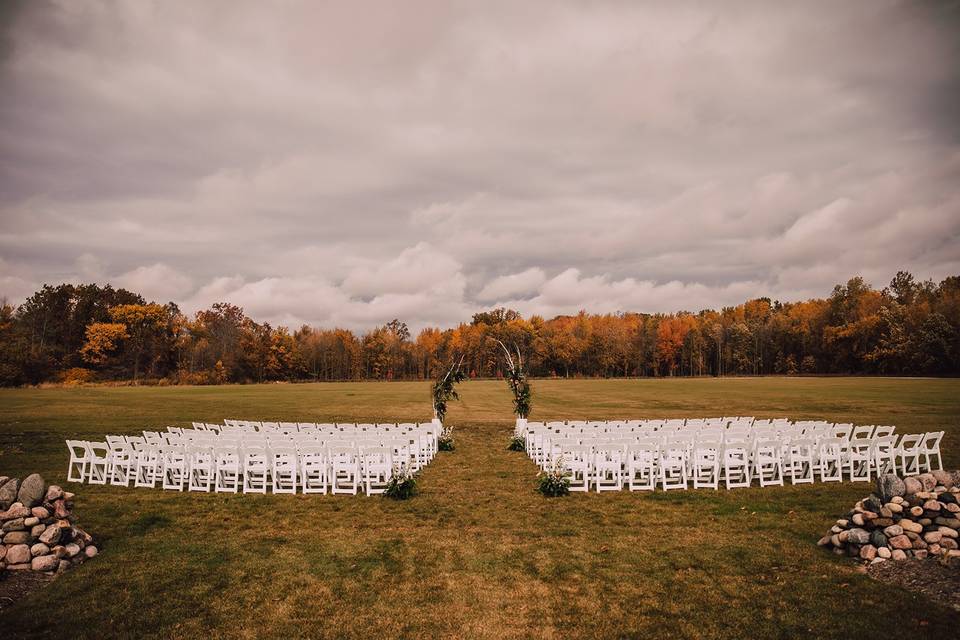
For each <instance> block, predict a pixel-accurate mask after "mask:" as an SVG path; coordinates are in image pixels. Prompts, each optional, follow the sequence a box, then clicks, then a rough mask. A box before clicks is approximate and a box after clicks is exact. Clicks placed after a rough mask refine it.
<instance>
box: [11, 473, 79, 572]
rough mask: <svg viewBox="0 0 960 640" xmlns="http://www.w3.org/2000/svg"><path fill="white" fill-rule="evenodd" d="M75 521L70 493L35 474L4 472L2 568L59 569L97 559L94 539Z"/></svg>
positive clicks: (51, 570)
mask: <svg viewBox="0 0 960 640" xmlns="http://www.w3.org/2000/svg"><path fill="white" fill-rule="evenodd" d="M75 523H76V517H75V516H74V515H73V494H72V493H67V492H64V490H63V489H61V488H60V487H58V486H57V485H50V486H47V484H46V483H45V482H44V481H43V478H41V477H40V476H39V475H38V474H36V473H35V474H33V475H30V476H27V477H26V478H24V479H23V482H21V481H20V480H19V479H18V478H8V477H6V476H0V538H2V539H3V544H0V571H3V570H9V571H16V570H33V571H46V572H59V571H65V570H66V569H69V568H70V567H71V566H73V565H75V564H79V563H81V562H83V561H84V560H86V559H87V558H92V557H94V556H95V555H97V547H96V546H94V544H93V538H92V537H91V536H90V534H88V533H87V532H85V531H83V530H82V529H80V528H79V527H77V526H76V525H75Z"/></svg>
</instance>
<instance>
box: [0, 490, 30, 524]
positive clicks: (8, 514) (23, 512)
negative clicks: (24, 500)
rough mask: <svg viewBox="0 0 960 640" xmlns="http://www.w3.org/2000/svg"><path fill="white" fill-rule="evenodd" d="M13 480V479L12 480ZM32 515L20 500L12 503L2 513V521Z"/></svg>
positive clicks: (0, 514) (0, 519)
mask: <svg viewBox="0 0 960 640" xmlns="http://www.w3.org/2000/svg"><path fill="white" fill-rule="evenodd" d="M11 482H12V481H11ZM29 515H30V510H29V509H27V508H26V507H25V506H23V505H22V504H20V503H19V502H14V503H13V504H11V505H10V506H9V507H8V508H7V510H6V511H4V512H2V513H0V522H4V521H6V520H13V519H15V518H26V517H27V516H29Z"/></svg>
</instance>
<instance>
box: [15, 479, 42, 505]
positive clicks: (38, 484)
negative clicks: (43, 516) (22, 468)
mask: <svg viewBox="0 0 960 640" xmlns="http://www.w3.org/2000/svg"><path fill="white" fill-rule="evenodd" d="M45 493H46V485H45V484H44V482H43V478H42V477H40V474H39V473H32V474H30V475H29V476H27V477H26V478H24V479H23V482H22V483H20V490H19V491H18V492H17V502H19V503H20V504H22V505H23V506H25V507H36V506H37V505H39V504H40V501H41V499H42V498H43V496H44V495H45Z"/></svg>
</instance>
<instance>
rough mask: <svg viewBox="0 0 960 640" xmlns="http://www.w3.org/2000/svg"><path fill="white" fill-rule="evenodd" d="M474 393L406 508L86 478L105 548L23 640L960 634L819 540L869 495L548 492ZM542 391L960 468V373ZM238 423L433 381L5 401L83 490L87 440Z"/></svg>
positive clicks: (610, 412) (4, 448)
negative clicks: (921, 445)
mask: <svg viewBox="0 0 960 640" xmlns="http://www.w3.org/2000/svg"><path fill="white" fill-rule="evenodd" d="M461 391H462V394H463V401H462V402H459V403H455V404H454V405H453V406H452V409H451V412H450V414H449V416H448V423H452V424H454V425H455V426H456V427H457V435H456V442H457V449H456V451H454V452H452V453H441V454H440V455H439V456H438V457H437V459H436V460H435V461H434V462H433V463H432V464H431V465H430V466H429V467H428V468H427V469H425V470H424V471H423V472H422V473H421V475H420V480H419V486H420V494H419V495H418V496H417V497H415V498H414V499H412V500H410V501H407V502H394V501H390V500H385V499H381V498H366V497H363V496H357V497H345V496H337V497H332V496H310V497H305V496H301V495H298V496H276V497H275V496H243V495H239V496H232V495H231V496H224V495H207V494H189V495H181V494H174V493H170V492H163V491H160V490H149V489H123V488H116V487H90V486H78V485H69V490H71V491H75V492H77V493H78V502H77V511H78V514H79V516H80V522H81V524H82V525H83V527H84V529H86V530H88V531H90V532H91V533H92V534H93V535H94V536H95V537H97V538H98V539H99V540H100V541H101V543H102V555H100V556H99V557H98V558H96V559H95V560H93V561H91V562H88V563H86V564H84V565H82V566H81V567H79V568H77V569H75V570H73V571H71V572H69V573H67V574H66V575H64V576H63V577H62V578H60V579H58V580H57V581H55V582H54V583H53V584H52V585H50V586H49V587H48V588H45V589H43V590H41V591H39V592H36V593H34V594H33V595H32V596H30V597H28V598H27V599H25V600H23V601H21V602H19V603H18V604H17V605H15V606H13V607H12V608H10V609H8V610H6V611H5V612H4V616H3V620H0V629H2V631H3V634H2V636H3V637H4V638H9V637H29V638H44V637H57V638H59V637H64V636H65V635H66V636H67V637H89V638H105V637H158V638H193V637H201V636H203V637H226V638H234V637H237V638H263V637H311V638H317V637H371V636H379V637H396V636H400V637H436V636H458V637H470V638H502V637H536V638H556V637H587V636H599V637H645V636H651V637H657V638H663V637H688V638H699V637H738V638H744V637H751V638H783V637H824V638H860V637H867V636H868V635H869V636H871V637H885V636H887V635H888V634H890V633H892V632H893V633H896V634H897V635H898V636H902V637H938V638H947V637H955V634H956V631H957V629H958V628H960V613H958V612H956V611H953V610H950V609H948V608H945V607H941V606H937V605H933V604H926V603H925V602H924V601H922V600H921V599H920V597H918V596H915V595H912V594H910V593H907V592H905V591H901V590H898V589H895V588H892V587H889V586H885V585H883V584H880V583H878V582H875V581H873V580H871V579H870V578H868V577H867V576H865V575H863V574H862V573H860V572H858V571H857V569H856V567H855V565H854V564H853V563H852V562H850V561H848V560H845V559H837V558H836V557H835V556H833V555H831V554H829V553H826V552H824V551H823V550H821V549H819V548H817V547H816V546H815V542H816V540H817V538H818V537H819V536H820V535H821V534H822V533H823V532H824V531H825V530H826V529H827V528H829V526H830V525H831V524H832V521H833V520H834V519H835V518H836V517H837V516H838V515H839V514H841V513H844V512H845V511H846V510H847V509H848V508H849V507H850V506H851V505H852V504H853V502H855V501H856V500H857V499H858V498H859V497H862V496H863V495H865V494H866V493H867V492H868V490H869V489H868V487H867V485H864V484H857V485H851V484H843V485H823V484H816V485H813V486H805V487H802V488H792V487H784V488H765V489H759V488H754V489H741V490H734V491H729V492H728V491H723V490H721V491H718V492H714V491H710V490H700V491H687V492H676V493H671V494H664V493H662V492H658V493H654V494H648V493H644V494H639V493H630V492H620V493H614V494H603V495H598V494H596V493H591V494H589V495H574V496H570V497H568V498H561V499H552V500H548V499H545V498H542V497H541V496H540V495H539V494H537V493H536V492H535V490H534V476H535V474H536V471H537V469H536V466H535V465H534V464H533V463H532V462H531V461H529V460H528V459H527V458H526V457H525V456H524V455H523V454H521V453H515V452H508V451H506V450H505V447H506V444H507V441H508V438H509V434H510V430H511V425H512V416H511V415H510V397H509V392H508V390H507V389H506V385H505V384H504V383H502V382H495V381H471V382H466V383H464V384H463V385H461ZM534 393H535V397H534V413H533V415H532V416H531V418H532V419H537V420H547V419H562V418H598V419H600V418H640V417H650V418H657V417H704V416H717V415H721V414H727V415H733V414H739V415H755V416H758V417H776V416H788V417H791V418H796V419H800V418H823V419H828V420H832V421H845V422H856V423H861V424H895V425H897V427H898V430H899V431H902V432H909V431H920V430H931V429H946V430H947V432H948V435H947V438H946V439H945V441H944V445H943V446H944V452H945V464H947V466H949V467H951V468H955V467H957V466H960V427H958V426H957V423H958V420H960V380H926V379H855V378H829V379H818V378H802V379H786V378H766V379H726V380H713V379H703V380H609V381H594V380H590V381H562V380H556V381H552V380H551V381H535V383H534ZM225 417H237V418H248V419H276V420H286V419H289V420H296V419H300V420H316V421H335V420H343V421H347V420H349V421H376V420H381V421H397V420H399V421H412V420H418V419H421V420H423V419H427V418H429V400H428V385H427V383H401V382H398V383H357V384H348V383H344V384H320V385H312V384H311V385H262V386H238V387H181V388H175V387H168V388H84V389H37V390H33V389H30V390H0V474H3V475H22V474H27V473H29V472H34V471H39V472H41V473H42V474H43V475H44V476H45V477H46V478H47V480H48V481H50V482H61V483H63V482H64V481H65V471H66V463H67V452H66V448H65V447H64V443H63V441H64V439H66V438H67V437H91V438H92V437H102V436H103V435H104V434H106V433H128V434H130V433H135V432H138V431H140V430H143V429H144V428H150V429H154V428H160V427H163V426H165V425H172V424H180V425H185V424H188V423H189V422H190V421H191V420H204V421H211V422H219V421H221V420H222V419H223V418H225ZM64 605H65V606H66V609H65V610H64V611H63V612H62V613H57V612H58V611H60V610H61V609H62V608H63V607H64ZM38 608H39V609H40V610H42V611H45V612H47V614H38V613H36V611H37V610H38ZM64 625H67V626H64ZM894 628H895V629H896V631H894Z"/></svg>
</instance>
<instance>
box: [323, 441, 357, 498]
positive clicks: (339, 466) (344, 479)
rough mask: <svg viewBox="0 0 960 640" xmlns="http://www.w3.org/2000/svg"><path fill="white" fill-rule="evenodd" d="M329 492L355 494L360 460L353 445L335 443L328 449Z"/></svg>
mask: <svg viewBox="0 0 960 640" xmlns="http://www.w3.org/2000/svg"><path fill="white" fill-rule="evenodd" d="M329 456H330V492H331V493H333V494H338V493H345V494H351V495H356V494H357V489H358V485H359V481H360V460H359V456H358V455H357V450H356V448H354V447H353V446H344V445H335V446H332V447H330V449H329Z"/></svg>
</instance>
